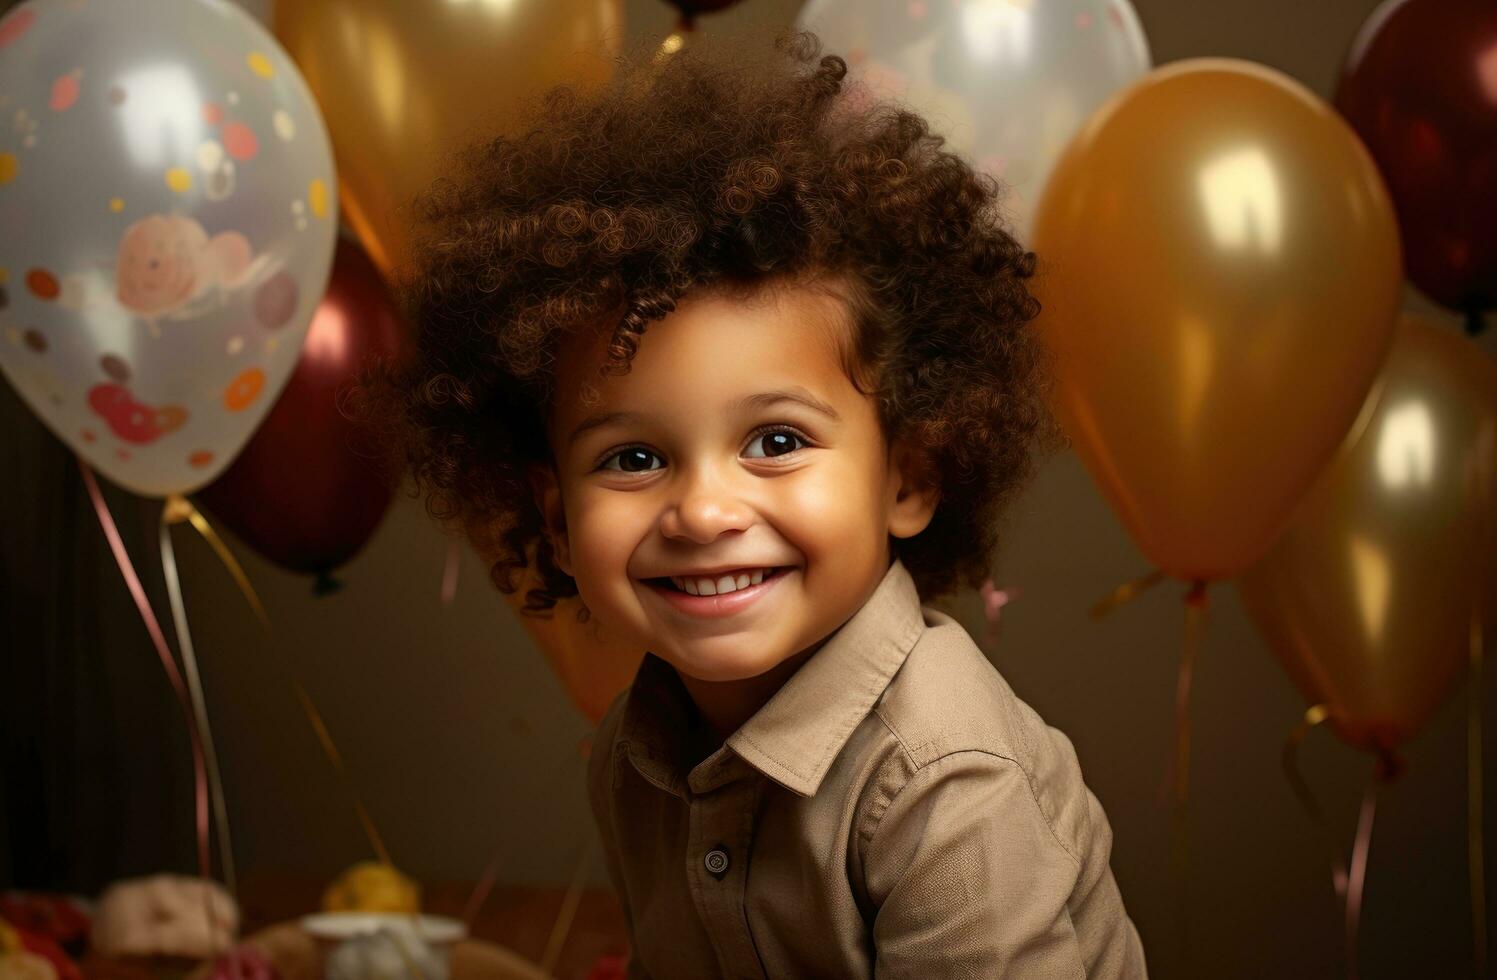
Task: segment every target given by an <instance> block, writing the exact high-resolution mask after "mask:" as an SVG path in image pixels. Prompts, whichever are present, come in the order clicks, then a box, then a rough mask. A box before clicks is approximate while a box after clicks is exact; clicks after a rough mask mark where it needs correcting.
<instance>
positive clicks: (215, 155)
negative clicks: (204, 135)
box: [193, 140, 224, 173]
mask: <svg viewBox="0 0 1497 980" xmlns="http://www.w3.org/2000/svg"><path fill="white" fill-rule="evenodd" d="M193 156H194V157H195V158H196V159H197V163H198V169H199V170H201V171H203V172H204V173H211V172H212V171H214V170H217V169H218V167H219V165H220V164H222V163H223V162H224V148H223V144H221V143H219V142H218V140H203V141H202V142H201V143H199V144H198V148H197V152H196V153H195V154H193Z"/></svg>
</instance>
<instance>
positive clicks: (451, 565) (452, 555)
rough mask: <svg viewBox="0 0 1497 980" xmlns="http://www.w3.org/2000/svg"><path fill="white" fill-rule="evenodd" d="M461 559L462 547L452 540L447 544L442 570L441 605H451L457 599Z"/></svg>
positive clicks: (455, 540)
mask: <svg viewBox="0 0 1497 980" xmlns="http://www.w3.org/2000/svg"><path fill="white" fill-rule="evenodd" d="M462 557H463V546H462V544H461V543H460V542H459V541H458V540H457V539H456V538H452V539H451V540H449V541H448V542H447V560H446V562H445V564H444V567H443V568H442V605H444V606H450V605H452V600H453V599H455V598H457V571H458V568H459V566H460V563H461V561H462Z"/></svg>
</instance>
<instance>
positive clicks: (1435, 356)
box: [1238, 317, 1497, 749]
mask: <svg viewBox="0 0 1497 980" xmlns="http://www.w3.org/2000/svg"><path fill="white" fill-rule="evenodd" d="M1494 528H1497V361H1493V360H1492V359H1491V358H1490V357H1488V356H1486V355H1485V354H1484V353H1483V352H1482V351H1481V349H1480V348H1478V347H1476V346H1475V345H1474V344H1472V343H1471V342H1470V341H1468V340H1466V339H1464V338H1462V337H1460V336H1459V335H1457V334H1456V333H1455V331H1453V330H1449V329H1445V328H1441V327H1439V326H1434V325H1432V324H1429V323H1425V322H1421V321H1420V320H1418V319H1416V318H1413V317H1405V318H1404V320H1403V321H1402V322H1401V323H1400V324H1399V327H1398V332H1397V336H1396V337H1395V340H1394V344H1393V349H1392V351H1391V353H1390V354H1389V357H1388V363H1387V366H1386V367H1385V368H1384V370H1383V374H1382V376H1381V378H1380V379H1379V381H1378V384H1377V385H1376V386H1375V388H1374V390H1373V394H1372V395H1371V396H1370V397H1369V399H1368V403H1367V408H1366V409H1365V410H1364V412H1363V415H1362V417H1361V418H1359V419H1358V421H1357V423H1356V425H1355V426H1354V428H1353V430H1352V433H1351V435H1350V436H1349V437H1348V441H1347V443H1346V445H1344V446H1343V447H1342V449H1341V450H1340V451H1339V452H1338V453H1337V455H1336V457H1335V458H1334V459H1333V460H1332V461H1331V463H1330V465H1329V466H1328V467H1327V469H1326V471H1325V473H1324V474H1322V475H1321V477H1320V478H1319V479H1318V480H1317V481H1316V483H1315V485H1314V486H1313V487H1312V489H1311V490H1310V493H1309V494H1308V495H1307V496H1306V498H1305V500H1304V502H1303V503H1302V504H1301V505H1300V507H1299V508H1298V510H1297V511H1296V512H1295V514H1294V517H1293V519H1292V520H1291V521H1290V524H1289V526H1288V528H1287V529H1286V530H1285V532H1284V534H1283V536H1282V537H1281V538H1280V539H1279V540H1278V542H1277V543H1276V544H1275V545H1274V547H1273V549H1272V550H1271V551H1270V552H1269V553H1268V555H1267V556H1266V557H1265V558H1264V559H1263V560H1262V561H1261V562H1259V563H1258V564H1257V565H1255V566H1254V567H1253V568H1252V569H1250V570H1249V571H1248V572H1247V574H1245V575H1244V576H1243V577H1242V578H1241V580H1240V581H1239V582H1238V587H1239V589H1240V591H1241V593H1242V598H1243V602H1244V604H1245V605H1246V607H1247V609H1248V612H1249V613H1250V614H1251V615H1252V617H1253V619H1254V621H1255V622H1256V623H1257V625H1258V628H1259V630H1260V631H1261V632H1262V633H1263V635H1264V637H1265V638H1266V639H1267V640H1268V642H1269V645H1270V647H1271V648H1272V649H1273V651H1274V653H1275V654H1276V655H1277V656H1278V658H1279V660H1280V661H1281V662H1282V663H1283V664H1284V668H1285V669H1286V670H1287V671H1288V672H1289V675H1290V677H1292V678H1293V679H1294V682H1295V684H1296V685H1297V686H1298V687H1299V689H1300V690H1301V691H1302V692H1303V693H1304V695H1305V697H1306V698H1308V699H1309V700H1310V703H1312V704H1320V703H1324V704H1325V705H1326V706H1327V708H1328V709H1329V720H1330V721H1331V722H1332V724H1334V725H1335V727H1336V729H1337V731H1338V733H1339V734H1340V735H1341V736H1342V737H1343V738H1345V739H1346V740H1347V741H1348V742H1350V743H1352V744H1353V745H1356V746H1358V747H1361V748H1368V749H1372V748H1384V749H1389V748H1392V747H1393V746H1394V745H1396V744H1397V743H1399V742H1401V741H1403V740H1405V739H1407V738H1408V737H1409V736H1411V735H1413V734H1414V733H1415V732H1417V731H1418V730H1419V729H1420V727H1422V726H1423V724H1424V722H1425V721H1426V720H1427V719H1428V718H1429V716H1430V713H1431V712H1433V711H1434V710H1435V708H1436V707H1438V706H1439V704H1440V702H1441V701H1443V700H1444V698H1445V696H1446V694H1447V693H1448V692H1449V690H1450V687H1451V685H1452V684H1453V683H1454V682H1455V681H1456V680H1457V679H1458V678H1459V676H1460V675H1461V671H1462V668H1463V666H1464V665H1465V664H1466V662H1467V658H1468V656H1469V651H1470V634H1471V629H1472V620H1473V613H1476V614H1479V615H1480V616H1481V617H1482V618H1483V619H1484V621H1485V622H1486V623H1488V624H1489V623H1491V622H1492V621H1493V620H1494V618H1497V617H1494V613H1497V579H1494V576H1493V568H1492V563H1493V562H1494V560H1497V533H1494Z"/></svg>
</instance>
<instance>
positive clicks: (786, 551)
mask: <svg viewBox="0 0 1497 980" xmlns="http://www.w3.org/2000/svg"><path fill="white" fill-rule="evenodd" d="M818 54H819V52H818V51H817V50H816V45H815V41H814V38H811V37H809V36H807V35H799V36H795V37H791V38H788V39H785V42H784V43H781V44H779V45H777V46H776V53H775V54H773V55H766V56H764V57H759V58H739V59H736V60H735V59H730V58H727V57H725V56H723V55H721V54H716V53H710V52H709V53H707V54H705V55H702V56H698V55H696V54H691V53H688V54H684V55H680V56H677V57H675V58H673V59H672V60H671V61H670V62H669V63H668V64H666V65H665V66H664V67H663V68H661V67H658V66H652V65H633V66H625V67H626V69H627V70H626V71H625V72H624V74H623V75H622V77H621V79H620V80H619V81H618V83H617V84H616V85H615V86H614V88H613V89H612V90H610V91H609V92H606V93H597V94H594V95H591V96H588V97H586V98H584V97H582V96H579V95H577V94H576V93H571V92H567V91H565V90H560V91H556V92H553V93H552V94H551V95H550V96H548V98H547V99H546V100H545V102H544V105H543V107H541V108H540V109H539V111H538V112H537V113H536V114H535V115H533V117H532V119H531V128H529V129H528V130H527V131H525V132H524V133H522V134H521V135H519V136H517V137H514V138H499V139H496V140H493V141H492V142H490V143H487V144H484V145H483V146H480V147H476V148H474V150H473V151H471V152H470V153H469V154H468V155H467V156H466V157H465V158H464V161H463V163H462V166H461V168H460V169H459V171H458V173H457V177H456V178H455V179H453V180H451V181H449V182H448V183H446V184H445V185H443V186H442V187H440V188H438V190H437V191H436V192H434V193H433V194H432V195H430V196H429V197H428V198H427V199H426V202H425V212H424V215H425V217H426V219H427V229H428V231H427V234H426V237H425V240H424V244H423V247H422V250H421V253H420V254H421V262H420V266H419V271H418V274H417V275H416V276H415V277H414V278H413V280H412V282H411V289H410V294H409V295H410V297H411V299H412V305H411V309H412V315H413V319H414V322H415V324H416V326H417V328H418V350H419V353H418V356H417V357H416V358H415V359H414V360H413V361H412V362H411V363H409V364H407V365H404V366H402V367H400V368H399V369H392V370H390V371H389V372H387V373H386V374H385V375H384V376H383V378H382V379H381V380H380V381H379V383H378V384H376V385H375V386H373V388H372V389H371V391H372V394H373V396H374V397H373V398H372V399H371V400H370V401H369V402H368V404H369V405H370V406H371V407H372V409H373V410H374V412H375V413H376V414H378V413H380V412H385V413H386V414H387V416H388V417H389V419H390V420H392V421H395V422H396V423H397V424H398V430H397V431H396V433H395V434H396V435H397V436H399V437H400V441H399V442H398V445H399V446H400V447H401V448H402V449H403V451H404V454H405V457H406V460H407V462H408V463H409V464H410V469H411V472H412V473H413V474H414V476H415V478H416V480H417V483H418V486H421V487H424V488H425V489H426V491H427V492H428V494H429V497H428V507H429V509H430V510H431V511H432V513H433V514H434V515H436V516H438V517H439V518H441V519H443V520H446V521H449V522H452V523H455V524H457V525H459V526H460V527H462V528H463V529H464V530H465V531H467V533H469V534H470V535H472V536H473V537H474V538H475V539H480V540H481V541H483V542H484V549H485V551H487V552H489V553H494V554H497V555H498V556H499V560H498V561H497V562H496V564H495V567H494V579H495V582H496V584H497V585H498V586H499V587H500V588H501V589H505V590H511V591H512V590H513V589H515V588H516V584H515V582H516V579H517V573H518V572H519V571H521V570H523V569H524V568H525V566H526V564H527V563H528V562H529V561H531V560H533V561H534V563H535V567H536V569H537V572H538V573H539V574H540V576H541V578H542V581H543V583H544V584H543V585H542V586H541V587H539V588H536V589H533V590H532V591H531V592H530V593H529V595H528V597H527V598H528V601H529V607H530V608H531V609H532V610H533V611H536V612H544V611H545V610H547V609H549V608H551V607H552V606H554V604H555V603H556V601H557V600H558V599H561V598H564V597H570V596H579V597H580V599H581V600H582V603H583V605H584V606H585V608H586V611H587V613H588V614H589V615H590V616H592V617H595V618H596V619H597V621H598V622H599V623H600V624H602V625H603V626H604V627H606V628H607V629H608V630H609V631H610V633H612V634H613V635H614V637H615V638H617V639H618V640H620V641H622V642H624V643H628V644H633V645H634V646H635V647H636V648H642V649H645V650H647V651H649V652H648V653H647V654H646V655H645V658H644V660H643V662H642V664H641V665H640V668H639V670H638V673H637V674H636V676H635V678H634V681H633V683H632V685H631V686H630V687H629V689H628V690H626V691H624V692H622V693H621V694H620V695H619V697H618V698H617V699H615V701H614V702H613V704H612V705H611V707H610V708H609V710H608V713H607V715H606V716H605V717H604V718H603V720H602V722H601V724H600V725H599V727H598V731H597V733H596V736H595V740H594V748H593V752H592V755H591V758H590V762H589V771H588V789H589V797H590V800H591V802H592V807H593V811H594V815H595V817H596V819H597V822H598V826H599V830H600V833H601V835H602V840H603V844H604V848H605V853H606V857H607V862H608V868H609V873H610V877H611V879H612V881H613V883H614V885H615V887H616V889H617V891H618V894H619V898H620V900H621V902H622V903H623V908H624V912H625V917H626V921H627V923H628V928H629V934H630V944H631V949H632V956H631V960H630V967H629V970H630V976H631V977H658V978H662V980H664V978H677V977H681V978H701V977H714V976H722V977H871V976H878V977H920V978H942V977H999V976H1019V977H1042V978H1045V977H1082V976H1103V977H1129V978H1133V977H1143V976H1145V965H1144V957H1143V950H1142V946H1141V944H1140V941H1139V937H1138V933H1137V931H1136V930H1135V929H1134V927H1133V924H1132V922H1131V921H1130V920H1129V918H1128V916H1127V914H1126V912H1125V910H1124V907H1123V903H1122V898H1121V896H1120V894H1119V892H1118V888H1117V884H1116V882H1115V881H1114V879H1113V876H1112V873H1111V870H1110V869H1109V867H1108V857H1109V853H1110V847H1111V830H1110V828H1109V826H1108V823H1107V819H1106V816H1105V814H1104V813H1103V811H1102V808H1101V806H1100V804H1099V803H1098V802H1097V800H1096V798H1095V796H1093V795H1092V794H1091V793H1090V792H1089V791H1088V790H1087V788H1086V786H1085V784H1084V783H1083V781H1082V778H1081V772H1080V767H1079V764H1078V762H1077V759H1076V755H1075V752H1074V751H1073V749H1072V746H1071V743H1070V742H1069V740H1068V739H1067V738H1066V737H1065V736H1064V735H1063V734H1061V733H1060V732H1058V731H1056V730H1055V729H1053V728H1050V727H1049V726H1047V725H1045V723H1044V722H1043V721H1042V720H1041V719H1040V718H1039V716H1038V715H1037V714H1035V712H1034V711H1033V710H1032V709H1030V708H1029V707H1028V706H1027V705H1025V704H1024V703H1023V702H1022V701H1020V700H1019V699H1018V698H1017V697H1016V696H1015V695H1014V693H1013V692H1012V690H1011V689H1010V688H1009V687H1008V685H1007V684H1006V683H1005V682H1004V680H1003V679H1002V677H1001V676H1000V675H999V674H998V673H997V671H996V670H995V669H994V668H993V666H992V665H991V664H990V663H989V662H988V661H987V660H986V659H985V658H984V657H983V655H982V653H981V652H980V651H979V650H978V648H977V647H976V645H975V644H974V643H973V642H972V640H971V638H970V637H969V636H968V635H967V634H966V632H965V631H964V630H963V629H962V628H961V626H960V625H958V624H957V623H956V622H955V621H953V620H952V619H951V618H950V617H948V616H946V615H944V614H942V613H940V612H938V611H936V610H934V609H932V608H929V607H928V606H924V605H922V603H923V602H925V601H928V600H930V599H933V598H935V597H937V596H940V595H942V594H944V593H947V592H949V591H951V590H952V589H953V588H955V587H956V586H958V585H960V584H968V585H972V584H976V583H977V582H978V581H980V580H981V578H982V577H983V576H984V574H985V573H986V569H987V567H988V563H989V561H990V560H991V556H992V552H993V549H994V547H995V546H996V543H997V535H998V525H999V518H1000V515H1001V512H1002V508H1003V505H1004V504H1005V503H1006V502H1007V501H1008V500H1009V499H1010V498H1011V497H1012V496H1013V495H1014V494H1015V493H1016V492H1017V491H1018V489H1019V488H1020V487H1021V486H1022V484H1023V482H1024V479H1025V478H1026V476H1027V474H1028V472H1029V470H1030V465H1031V464H1030V459H1031V451H1032V449H1033V448H1034V446H1035V444H1036V441H1037V440H1040V439H1042V438H1043V437H1044V436H1045V435H1047V434H1048V433H1049V431H1050V430H1049V429H1048V419H1047V417H1046V415H1045V412H1044V410H1043V407H1042V405H1043V399H1042V388H1043V384H1044V374H1043V371H1042V370H1041V364H1042V358H1041V356H1040V351H1039V348H1038V346H1037V344H1036V341H1035V340H1034V338H1033V336H1032V334H1031V331H1030V330H1029V328H1028V326H1027V324H1028V322H1029V320H1030V319H1032V317H1033V316H1034V314H1035V312H1036V308H1035V303H1034V301H1033V299H1032V298H1031V297H1030V296H1029V294H1028V292H1027V290H1026V288H1025V285H1024V281H1025V280H1026V279H1027V278H1028V277H1029V276H1030V275H1031V273H1032V270H1033V262H1034V257H1033V256H1032V255H1030V254H1028V253H1025V252H1024V251H1023V250H1022V249H1021V248H1020V247H1019V246H1018V245H1017V244H1016V243H1015V242H1014V241H1013V239H1012V238H1011V237H1010V236H1009V235H1008V234H1007V233H1006V231H1005V230H1004V228H1003V226H1002V221H1001V215H1000V213H999V208H998V201H999V196H998V190H999V189H998V186H997V185H996V183H995V182H994V181H992V180H991V179H989V178H986V177H984V176H981V175H978V174H975V173H974V172H973V171H972V170H971V168H970V167H969V166H968V165H967V164H966V163H965V162H964V161H962V160H961V159H960V158H959V157H957V156H954V155H952V154H949V153H945V152H943V151H942V150H941V149H940V146H941V141H940V139H939V138H938V137H934V136H932V135H930V134H929V132H928V130H927V128H926V126H925V124H924V122H923V121H922V120H921V119H919V117H918V116H915V115H913V114H911V113H909V112H907V111H903V110H901V109H899V108H898V107H894V106H881V105H878V104H871V105H870V104H869V103H868V102H867V101H866V100H864V101H862V102H859V103H857V104H856V105H855V104H854V103H853V102H852V101H851V100H849V99H847V98H846V93H845V91H844V87H843V80H844V76H845V73H846V66H845V64H844V63H843V62H842V61H841V59H839V58H835V57H826V58H818Z"/></svg>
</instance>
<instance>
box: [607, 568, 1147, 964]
mask: <svg viewBox="0 0 1497 980" xmlns="http://www.w3.org/2000/svg"><path fill="white" fill-rule="evenodd" d="M703 731H704V728H703V727H702V725H701V723H700V722H699V720H698V716H697V714H696V711H695V706H694V705H692V704H691V703H690V701H689V696H688V694H687V693H686V690H685V688H684V687H683V686H682V684H681V680H680V677H679V676H678V675H677V674H676V672H675V670H674V668H672V667H671V666H670V665H669V664H667V663H666V662H665V661H663V660H661V659H660V658H658V657H656V656H654V655H653V654H647V655H646V656H645V659H644V662H643V663H642V664H641V666H640V668H639V673H638V674H637V675H636V676H635V679H634V683H633V685H632V686H631V687H630V688H629V689H628V690H626V691H624V692H623V693H621V694H620V695H619V697H618V698H616V699H615V700H614V702H613V704H612V705H611V706H610V708H609V710H608V713H607V714H606V715H605V716H604V718H603V720H602V721H601V722H600V723H599V726H598V731H597V734H596V736H595V738H594V743H593V751H592V754H591V756H590V759H589V764H588V791H589V798H590V800H591V803H592V807H593V813H594V816H595V817H596V819H597V822H598V826H599V829H600V832H601V834H602V839H603V845H604V849H605V852H606V857H607V863H608V870H609V874H610V876H611V878H612V880H613V883H614V886H615V888H616V889H617V890H618V894H619V898H620V900H621V901H622V903H623V907H624V911H625V916H626V919H627V922H628V927H629V933H630V942H631V946H632V956H631V958H630V966H629V976H630V977H631V978H635V977H654V978H658V980H678V978H679V980H704V978H711V977H727V978H733V980H740V978H743V980H747V978H754V980H758V978H779V977H816V978H820V977H878V978H886V977H887V978H895V977H911V978H920V980H939V978H948V977H982V978H993V977H1020V978H1026V980H1028V978H1062V977H1067V978H1068V977H1127V978H1141V977H1144V976H1146V970H1145V966H1144V953H1143V946H1142V944H1141V943H1140V941H1139V936H1138V932H1137V930H1136V929H1135V928H1134V926H1133V923H1132V921H1131V920H1130V919H1129V918H1128V915H1127V912H1126V911H1125V910H1124V908H1123V900H1122V896H1121V895H1120V894H1119V892H1118V886H1117V883H1116V881H1115V880H1114V879H1113V876H1112V871H1111V869H1110V868H1109V867H1108V855H1109V852H1110V850H1111V846H1112V830H1111V827H1110V826H1109V825H1108V822H1107V817H1106V815H1105V814H1104V813H1103V812H1102V807H1101V804H1099V803H1098V802H1097V798H1096V797H1095V796H1093V795H1092V793H1091V792H1090V791H1089V790H1088V789H1087V788H1086V785H1085V784H1084V783H1083V782H1082V779H1081V769H1080V766H1079V765H1078V763H1077V760H1076V753H1075V751H1074V749H1073V748H1072V746H1071V742H1070V740H1069V739H1067V738H1066V736H1065V735H1063V734H1062V733H1061V732H1059V731H1058V730H1056V729H1054V728H1050V727H1049V726H1047V725H1046V724H1045V723H1044V721H1043V720H1042V719H1041V718H1040V717H1039V715H1037V714H1036V713H1035V712H1034V710H1033V709H1031V708H1030V707H1029V706H1028V705H1026V704H1025V703H1024V702H1022V701H1020V700H1019V699H1018V698H1017V697H1016V696H1015V695H1014V693H1013V691H1012V690H1011V689H1010V688H1009V686H1008V684H1007V683H1006V682H1005V681H1004V680H1003V678H1002V677H1001V676H1000V675H999V674H998V672H997V670H996V669H994V667H993V666H992V664H991V663H989V662H988V660H987V658H986V657H984V656H983V654H982V652H981V651H980V650H979V649H978V648H977V646H976V644H974V643H973V642H972V639H971V637H970V636H968V634H967V632H966V631H965V630H964V629H963V628H962V626H961V625H960V624H959V623H957V622H956V621H955V620H953V619H952V618H951V617H949V616H947V615H945V614H943V613H941V612H939V611H936V610H934V609H929V608H922V607H921V605H920V598H919V593H918V592H917V591H916V589H915V583H914V580H913V579H911V577H910V575H909V572H908V571H907V570H906V569H905V567H904V565H903V564H901V563H900V562H899V561H898V560H895V561H894V562H893V563H892V564H891V565H890V568H889V571H888V573H887V574H886V575H885V576H884V578H883V580H882V582H881V583H880V584H879V586H878V588H877V589H876V590H875V591H874V593H873V595H872V597H871V598H870V599H869V600H868V602H867V603H865V604H864V605H863V607H862V608H861V609H859V610H858V612H857V613H855V614H854V615H853V616H852V617H851V618H850V619H849V620H848V621H847V622H846V623H845V624H844V625H843V626H842V628H841V629H839V630H838V631H837V633H836V634H835V635H833V636H832V637H831V639H829V640H828V641H827V643H826V644H825V645H824V646H823V647H822V648H821V649H820V650H818V651H817V652H816V653H815V654H813V655H812V656H811V657H810V659H808V660H807V661H806V662H805V663H804V664H802V665H801V667H800V668H799V670H797V671H796V673H795V674H794V675H792V676H791V678H790V679H789V680H788V681H787V682H786V683H785V685H784V686H783V687H782V688H780V690H779V691H777V692H776V693H775V695H774V696H773V697H772V698H771V699H770V700H769V701H768V702H767V703H766V704H765V705H764V706H763V707H762V708H761V709H760V710H759V711H758V712H757V713H756V714H754V715H753V717H751V718H750V719H749V720H748V721H747V722H745V723H744V724H743V726H742V727H741V728H739V729H738V730H737V731H736V732H734V733H733V734H732V735H730V736H729V737H728V739H727V740H726V741H725V742H724V743H723V744H722V745H721V746H719V747H718V748H717V749H716V750H715V751H712V752H711V753H710V754H708V755H706V757H705V758H701V760H700V761H696V760H697V759H698V758H699V757H700V756H701V755H702V752H693V746H694V745H702V744H704V743H703V741H702V739H703V738H704V736H703V735H702V734H701V733H702V732H703ZM705 744H710V743H705Z"/></svg>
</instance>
